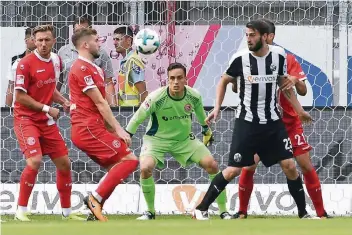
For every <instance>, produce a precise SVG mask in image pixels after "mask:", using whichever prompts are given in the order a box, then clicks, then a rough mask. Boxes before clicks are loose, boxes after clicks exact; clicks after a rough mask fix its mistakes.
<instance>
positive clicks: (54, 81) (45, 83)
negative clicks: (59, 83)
mask: <svg viewBox="0 0 352 235" xmlns="http://www.w3.org/2000/svg"><path fill="white" fill-rule="evenodd" d="M50 83H56V80H55V79H54V78H49V79H47V80H44V81H43V80H39V81H38V82H37V87H38V88H41V87H43V85H48V84H50Z"/></svg>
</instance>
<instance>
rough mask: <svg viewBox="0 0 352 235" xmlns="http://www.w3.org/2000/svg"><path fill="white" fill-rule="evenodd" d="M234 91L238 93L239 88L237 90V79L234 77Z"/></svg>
mask: <svg viewBox="0 0 352 235" xmlns="http://www.w3.org/2000/svg"><path fill="white" fill-rule="evenodd" d="M232 91H233V92H235V93H237V92H238V90H237V79H233V80H232Z"/></svg>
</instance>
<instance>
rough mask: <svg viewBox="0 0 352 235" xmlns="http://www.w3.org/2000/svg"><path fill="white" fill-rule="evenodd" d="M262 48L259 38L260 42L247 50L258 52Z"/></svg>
mask: <svg viewBox="0 0 352 235" xmlns="http://www.w3.org/2000/svg"><path fill="white" fill-rule="evenodd" d="M262 47H263V42H262V39H261V38H260V40H259V41H258V42H257V43H256V44H255V46H254V47H253V48H249V50H250V51H254V52H255V51H259V50H260V49H261V48H262Z"/></svg>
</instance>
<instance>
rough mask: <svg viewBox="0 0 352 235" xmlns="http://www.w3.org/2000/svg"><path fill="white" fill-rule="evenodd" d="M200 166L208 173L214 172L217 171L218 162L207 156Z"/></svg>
mask: <svg viewBox="0 0 352 235" xmlns="http://www.w3.org/2000/svg"><path fill="white" fill-rule="evenodd" d="M202 167H203V168H204V169H205V170H206V171H207V172H208V174H216V173H218V172H219V166H218V163H217V162H216V161H215V160H214V158H209V159H207V161H204V162H203V164H202Z"/></svg>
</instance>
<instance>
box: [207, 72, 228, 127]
mask: <svg viewBox="0 0 352 235" xmlns="http://www.w3.org/2000/svg"><path fill="white" fill-rule="evenodd" d="M233 80H234V78H233V77H232V76H230V75H228V74H226V73H225V74H223V75H222V76H221V79H220V81H219V83H218V85H217V87H216V100H215V107H214V110H213V111H212V112H211V113H210V114H209V115H208V117H207V118H206V119H205V121H206V123H207V124H208V125H210V123H211V121H215V120H216V119H217V117H218V115H219V112H220V108H221V104H222V102H223V101H224V97H225V92H226V87H227V84H229V83H230V82H232V81H233Z"/></svg>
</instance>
